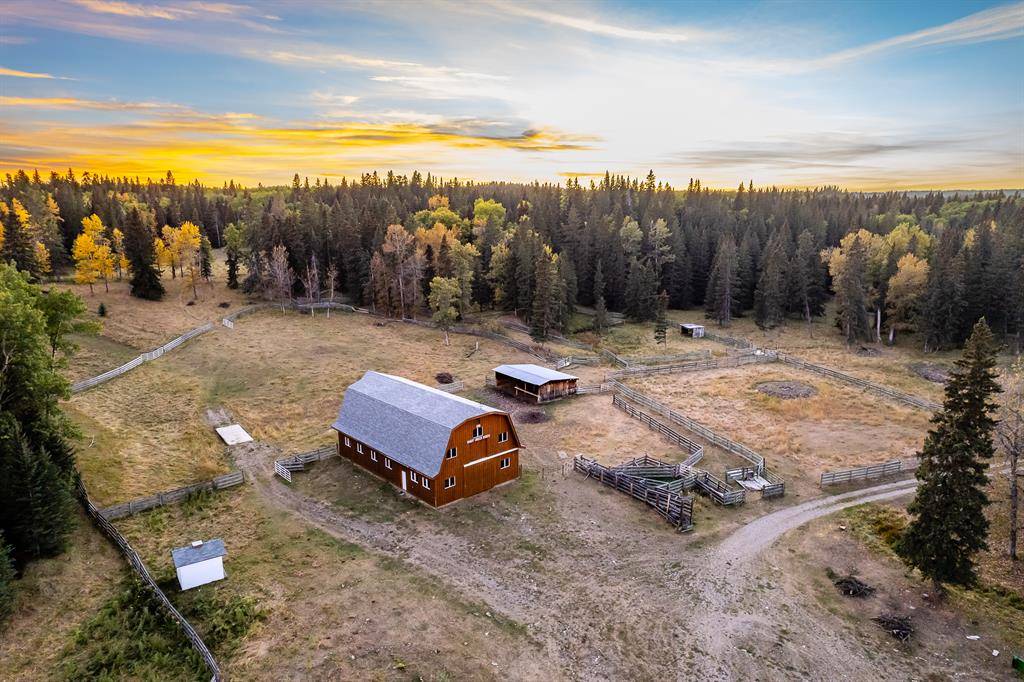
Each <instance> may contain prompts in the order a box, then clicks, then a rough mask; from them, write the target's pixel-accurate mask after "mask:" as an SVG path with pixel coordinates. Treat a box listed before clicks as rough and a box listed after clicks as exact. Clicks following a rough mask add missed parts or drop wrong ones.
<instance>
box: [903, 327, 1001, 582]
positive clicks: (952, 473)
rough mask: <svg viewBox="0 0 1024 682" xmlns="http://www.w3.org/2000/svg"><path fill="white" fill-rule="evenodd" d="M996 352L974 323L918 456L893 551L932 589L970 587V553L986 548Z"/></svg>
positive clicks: (987, 334)
mask: <svg viewBox="0 0 1024 682" xmlns="http://www.w3.org/2000/svg"><path fill="white" fill-rule="evenodd" d="M996 350H997V347H996V344H995V341H994V339H993V337H992V332H991V331H990V330H989V328H988V325H987V324H986V323H985V320H984V319H981V320H979V321H978V323H977V324H975V325H974V330H973V332H972V333H971V336H970V338H969V339H968V341H967V344H966V345H965V346H964V351H963V356H962V357H961V358H960V359H959V360H957V361H956V367H955V368H954V369H953V371H952V372H951V374H950V379H949V382H948V383H947V384H946V397H945V400H944V401H943V404H942V410H941V411H940V412H938V413H937V414H936V415H935V416H934V417H933V418H932V423H933V424H934V425H935V426H934V427H933V428H932V429H931V430H930V431H929V432H928V436H927V438H926V439H925V442H924V447H923V448H922V450H921V452H920V453H919V457H920V460H921V463H920V466H918V468H917V480H918V481H920V482H921V484H920V486H919V487H918V489H917V496H916V497H915V498H914V501H913V502H912V503H911V504H910V507H909V508H908V510H909V512H910V515H911V517H912V521H911V523H910V525H909V526H908V527H907V529H906V531H905V533H904V534H903V537H902V538H901V539H900V542H899V545H898V550H899V553H900V555H901V556H903V558H904V559H905V560H906V561H907V562H908V563H909V564H910V565H911V566H914V567H915V568H917V569H919V570H920V571H921V574H922V575H924V576H925V577H926V578H928V579H930V580H932V581H933V582H934V583H935V585H936V587H937V588H938V587H940V585H941V584H942V583H951V584H970V583H971V582H972V581H973V580H974V579H975V571H974V555H975V554H976V553H977V552H979V551H981V550H983V549H987V548H988V543H987V536H988V526H989V524H988V520H987V519H986V518H985V513H984V511H985V506H986V505H987V504H988V503H989V501H988V497H987V495H986V494H985V487H986V486H987V485H988V476H987V475H986V469H988V460H990V459H991V458H992V455H993V454H994V452H995V449H994V445H993V435H994V430H995V426H996V422H995V419H994V417H993V415H994V413H995V411H996V409H997V407H998V406H997V404H996V403H995V401H994V398H995V395H996V394H997V393H999V392H1000V388H999V384H998V382H997V381H996V373H995V371H994V368H995V366H996V357H995V356H996Z"/></svg>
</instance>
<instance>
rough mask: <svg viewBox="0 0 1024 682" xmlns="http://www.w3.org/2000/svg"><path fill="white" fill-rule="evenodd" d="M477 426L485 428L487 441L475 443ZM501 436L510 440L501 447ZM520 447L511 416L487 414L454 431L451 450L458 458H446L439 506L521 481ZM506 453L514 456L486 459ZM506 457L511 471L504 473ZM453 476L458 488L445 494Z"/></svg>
mask: <svg viewBox="0 0 1024 682" xmlns="http://www.w3.org/2000/svg"><path fill="white" fill-rule="evenodd" d="M478 422H479V423H480V424H481V426H483V432H484V437H483V438H480V439H474V438H473V429H474V427H475V426H476V424H477V423H478ZM502 432H504V433H507V434H508V440H507V441H505V442H504V443H499V442H498V435H499V434H500V433H502ZM521 446H522V444H521V443H520V442H519V440H518V438H517V437H516V433H515V431H514V430H513V428H512V422H511V420H510V419H509V416H508V415H507V414H504V413H500V414H485V415H483V416H481V417H479V418H474V419H469V420H467V421H465V422H463V423H462V424H460V425H459V426H457V427H455V428H454V429H453V430H452V435H451V438H450V439H449V441H448V448H452V447H454V448H456V453H457V454H456V456H455V458H454V459H447V458H445V460H444V463H443V464H442V465H441V473H439V474H438V475H437V505H438V506H441V505H444V504H448V503H449V502H454V501H455V500H458V499H460V498H463V497H469V496H470V495H475V494H477V493H479V492H483V491H484V490H488V489H490V488H493V487H494V486H496V485H501V484H502V483H507V482H508V481H511V480H514V479H516V478H518V477H519V448H520V447H521ZM507 450H511V452H509V453H508V454H506V455H502V456H500V457H492V458H490V459H484V458H487V457H490V456H491V455H497V454H499V453H502V452H505V451H507ZM445 452H447V449H446V450H445ZM505 457H509V458H510V459H511V462H510V465H509V467H508V468H506V469H502V468H501V466H500V465H501V460H502V459H504V458H505ZM477 460H483V461H479V462H478V461H477ZM473 462H476V463H475V464H473ZM467 465H468V466H467ZM452 476H453V477H455V487H454V488H449V489H447V490H445V489H444V480H445V479H446V478H448V477H452Z"/></svg>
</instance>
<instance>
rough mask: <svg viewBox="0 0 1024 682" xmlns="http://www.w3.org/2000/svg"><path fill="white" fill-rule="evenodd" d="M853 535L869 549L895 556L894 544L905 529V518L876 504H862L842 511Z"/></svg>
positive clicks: (889, 508) (894, 510) (895, 511)
mask: <svg viewBox="0 0 1024 682" xmlns="http://www.w3.org/2000/svg"><path fill="white" fill-rule="evenodd" d="M843 517H844V518H845V519H846V521H847V525H848V526H849V527H850V530H851V531H852V532H853V534H854V535H855V536H856V537H857V539H859V540H860V541H862V542H863V543H864V544H866V545H867V546H868V547H870V548H871V549H873V550H875V551H878V552H882V553H885V554H888V555H890V556H894V557H895V556H897V554H896V543H897V542H899V539H900V537H901V536H902V535H903V531H904V530H905V529H906V527H907V516H906V514H904V513H903V512H900V511H899V510H896V509H893V508H892V507H887V506H884V505H878V504H862V505H858V506H856V507H850V508H849V509H846V510H844V511H843Z"/></svg>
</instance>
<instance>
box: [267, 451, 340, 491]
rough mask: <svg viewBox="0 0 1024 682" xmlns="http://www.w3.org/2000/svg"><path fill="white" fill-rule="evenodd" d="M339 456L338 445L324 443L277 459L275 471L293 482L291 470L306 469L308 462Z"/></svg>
mask: <svg viewBox="0 0 1024 682" xmlns="http://www.w3.org/2000/svg"><path fill="white" fill-rule="evenodd" d="M337 456H338V447H337V446H336V445H324V446H323V447H319V448H317V449H316V450H310V451H309V452H303V453H302V454H298V455H294V456H292V457H285V458H284V459H278V460H275V461H274V473H275V474H277V475H278V476H280V477H281V478H283V479H284V480H286V481H288V482H289V483H291V482H292V476H291V472H293V471H305V470H306V465H307V464H311V463H312V462H319V461H321V460H325V459H329V458H331V457H337Z"/></svg>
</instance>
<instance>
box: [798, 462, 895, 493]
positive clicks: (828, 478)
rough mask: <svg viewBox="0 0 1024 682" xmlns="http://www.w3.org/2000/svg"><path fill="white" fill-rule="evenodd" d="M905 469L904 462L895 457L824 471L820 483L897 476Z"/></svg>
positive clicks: (839, 482) (831, 483) (840, 483)
mask: <svg viewBox="0 0 1024 682" xmlns="http://www.w3.org/2000/svg"><path fill="white" fill-rule="evenodd" d="M903 471H904V468H903V462H902V461H900V460H898V459H894V460H891V461H889V462H883V463H881V464H871V465H868V466H863V467H856V468H853V469H843V470H840V471H826V472H824V473H822V475H821V480H820V481H819V483H818V485H819V486H821V487H825V486H827V485H843V484H845V483H853V482H854V481H864V480H868V479H872V478H882V477H884V476H895V475H896V474H899V473H902V472H903Z"/></svg>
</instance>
